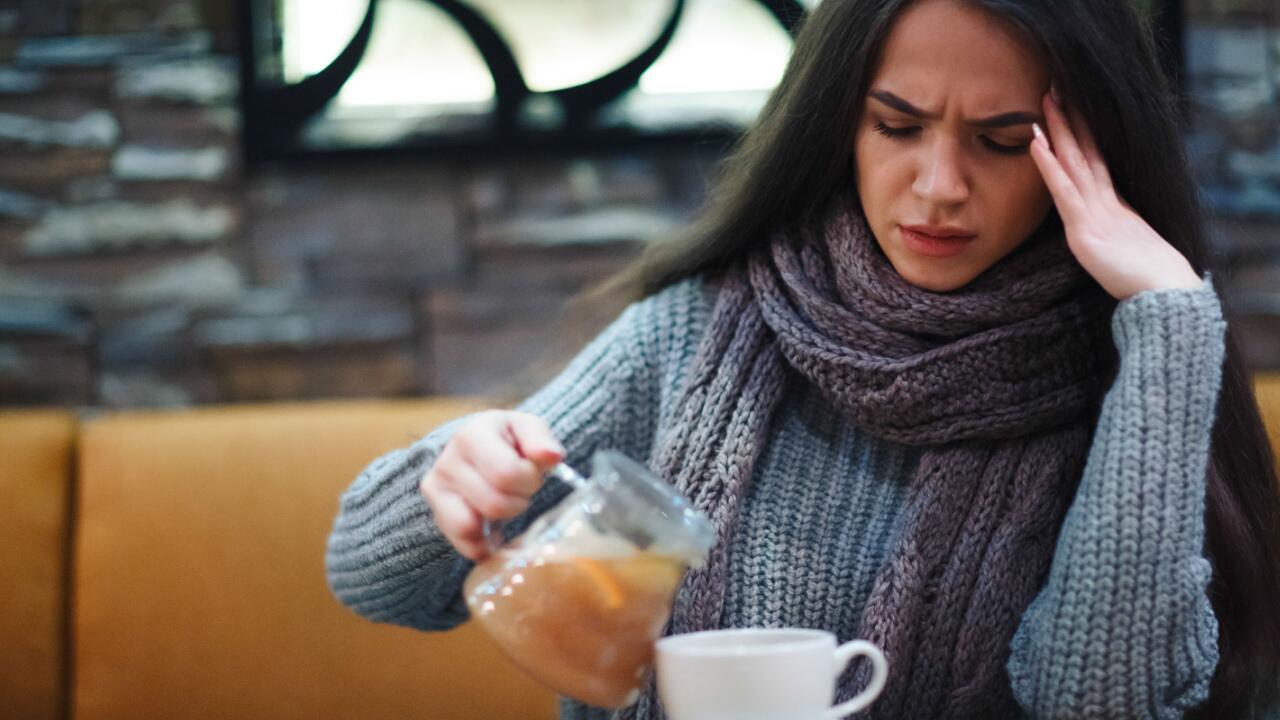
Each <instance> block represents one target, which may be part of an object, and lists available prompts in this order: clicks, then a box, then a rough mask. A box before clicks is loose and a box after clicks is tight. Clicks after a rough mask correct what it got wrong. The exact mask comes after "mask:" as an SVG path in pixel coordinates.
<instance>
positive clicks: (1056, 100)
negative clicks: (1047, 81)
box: [1049, 85, 1062, 107]
mask: <svg viewBox="0 0 1280 720" xmlns="http://www.w3.org/2000/svg"><path fill="white" fill-rule="evenodd" d="M1049 97H1051V98H1053V104H1054V105H1057V106H1058V107H1062V98H1061V97H1060V96H1059V95H1058V86H1057V85H1050V86H1049Z"/></svg>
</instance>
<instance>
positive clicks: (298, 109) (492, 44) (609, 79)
mask: <svg viewBox="0 0 1280 720" xmlns="http://www.w3.org/2000/svg"><path fill="white" fill-rule="evenodd" d="M254 1H255V0H243V2H244V3H246V4H247V7H244V8H242V9H243V11H244V18H245V19H246V22H245V23H244V24H243V26H242V27H244V29H245V30H246V33H247V34H246V35H245V38H246V40H245V42H246V43H247V44H248V45H249V46H250V53H249V55H250V57H249V62H247V63H246V64H247V65H248V66H249V68H247V69H246V72H245V75H244V78H245V81H246V87H245V89H244V92H245V93H246V94H245V96H244V98H243V101H244V103H245V105H246V109H247V110H248V111H249V112H247V113H246V115H247V116H249V118H252V119H251V120H247V121H248V122H252V123H253V124H254V126H253V127H246V129H245V130H246V137H247V139H248V142H250V144H251V145H254V146H256V147H257V152H258V154H260V155H262V154H268V155H269V154H275V153H272V152H264V150H265V149H268V148H274V149H279V148H290V147H295V146H296V144H297V143H298V137H299V133H300V132H301V129H302V128H303V126H304V125H305V124H306V123H307V122H308V121H309V120H310V119H311V118H312V117H314V116H315V115H316V114H317V113H319V112H321V111H322V110H323V109H324V107H325V105H327V104H328V103H329V102H330V101H332V100H333V98H334V97H336V96H337V94H338V92H339V91H341V90H342V87H343V85H345V84H346V82H347V81H348V80H349V79H350V78H351V76H352V75H353V74H354V73H355V71H356V68H357V67H358V66H359V64H360V61H361V60H362V59H363V57H364V54H365V52H366V51H367V50H368V47H369V38H370V36H371V35H372V33H373V25H374V21H375V18H376V17H377V12H378V7H379V0H368V2H369V5H368V7H367V9H366V10H365V14H364V18H363V20H362V21H361V23H360V26H359V27H358V28H357V29H356V32H355V34H354V35H353V36H352V38H351V41H350V42H349V43H348V44H347V46H346V47H345V48H344V49H343V50H342V52H341V53H339V54H338V56H337V57H336V58H334V59H333V61H332V62H330V63H329V65H328V66H327V67H325V68H324V69H323V70H321V71H320V72H318V73H316V74H315V75H312V76H310V77H308V78H306V79H304V80H302V81H300V82H297V83H292V84H263V83H261V81H260V79H259V78H257V77H255V75H254V73H253V71H252V66H253V65H255V64H256V63H255V62H254V53H253V52H252V48H253V42H252V40H251V39H249V38H250V34H251V33H252V32H253V27H252V26H253V13H254V7H253V3H254ZM422 1H423V2H426V3H429V4H431V5H434V6H436V7H437V8H439V9H440V10H442V11H443V12H444V13H446V14H447V15H448V16H449V17H450V18H452V19H453V21H454V22H456V23H457V24H458V26H459V28H460V29H461V30H462V31H463V32H464V33H465V34H466V35H467V37H468V38H469V39H470V40H471V43H472V44H473V45H474V46H475V48H476V50H477V51H478V52H479V53H480V56H481V58H482V59H483V61H484V63H485V65H486V67H487V68H488V70H489V74H490V75H491V76H492V77H493V85H494V94H495V103H494V109H493V114H494V123H493V128H494V130H493V132H494V133H495V135H496V136H499V137H503V136H505V137H511V136H518V135H520V134H521V133H524V132H526V128H523V127H522V126H521V124H520V110H521V108H522V107H524V106H525V104H526V103H528V102H530V100H531V99H535V98H537V96H545V98H547V99H549V100H550V101H551V102H553V103H554V104H555V105H556V106H557V107H558V108H559V109H560V111H561V117H562V118H563V120H562V123H561V125H560V127H559V131H560V132H561V133H570V132H576V131H578V130H580V129H581V128H583V127H587V126H589V125H590V124H591V122H592V121H593V120H594V119H595V118H596V117H597V115H598V113H599V112H600V110H601V109H603V108H604V107H606V106H607V105H609V104H610V103H612V102H613V101H615V100H617V99H618V98H620V97H622V96H623V95H624V94H626V93H627V92H628V91H630V90H632V89H633V88H635V87H636V85H637V84H638V83H639V81H640V77H641V76H642V75H644V73H645V71H646V70H648V69H649V68H650V67H652V66H653V64H654V63H655V62H656V61H657V60H658V58H659V57H661V55H662V53H663V52H664V51H665V50H666V49H667V47H668V45H669V44H670V42H671V39H672V37H674V36H675V33H676V30H677V29H678V28H679V26H680V21H681V19H682V18H683V17H684V10H685V6H686V0H672V3H671V11H670V14H669V15H668V17H667V20H666V22H665V23H664V24H663V26H662V28H661V30H660V31H659V33H658V35H657V37H655V38H654V39H653V41H652V42H650V43H649V45H648V46H647V47H645V48H644V49H643V50H642V51H640V52H639V53H638V54H637V55H636V56H635V57H633V58H631V59H630V60H628V61H627V62H625V63H623V64H622V65H620V66H618V67H617V68H614V69H612V70H610V71H608V72H606V73H604V74H602V75H600V76H598V77H596V78H594V79H592V80H590V81H587V82H585V83H582V84H580V85H575V86H573V87H568V88H561V89H558V90H552V91H548V92H545V93H535V92H533V91H531V90H530V89H529V87H528V85H527V84H526V82H525V80H524V74H523V73H522V72H521V70H520V65H519V63H518V62H517V61H516V58H515V55H514V53H512V51H511V45H510V43H509V42H508V41H507V39H506V38H505V37H503V35H502V33H501V32H500V31H499V30H498V29H497V28H496V27H495V26H494V24H493V23H492V22H490V21H489V19H488V18H486V17H485V16H484V15H483V14H482V13H481V12H480V11H478V10H477V9H475V8H474V7H472V6H471V5H469V4H468V3H466V2H463V1H461V0H422ZM755 1H756V2H758V3H759V4H760V5H762V6H764V8H765V9H766V10H767V11H768V12H769V14H770V15H771V16H772V17H773V18H775V19H776V20H777V22H778V23H779V24H780V25H781V26H782V27H783V28H785V29H786V30H787V32H789V33H791V34H794V33H795V31H796V29H797V28H798V27H799V25H800V23H801V21H802V20H803V19H804V17H805V16H806V13H807V11H806V9H805V7H804V5H802V4H801V3H800V2H799V0H755ZM259 119H263V120H266V121H267V122H265V123H260V122H259ZM541 131H543V132H545V129H543V130H541ZM250 150H251V152H250V154H251V155H253V154H254V152H253V148H250Z"/></svg>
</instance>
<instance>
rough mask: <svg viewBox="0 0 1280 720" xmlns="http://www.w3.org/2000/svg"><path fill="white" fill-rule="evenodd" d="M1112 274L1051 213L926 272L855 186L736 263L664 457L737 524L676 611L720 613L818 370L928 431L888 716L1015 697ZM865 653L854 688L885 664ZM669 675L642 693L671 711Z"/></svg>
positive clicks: (1004, 702)
mask: <svg viewBox="0 0 1280 720" xmlns="http://www.w3.org/2000/svg"><path fill="white" fill-rule="evenodd" d="M1104 298H1105V296H1104V295H1102V294H1101V293H1100V292H1099V291H1098V288H1097V286H1096V285H1094V284H1093V283H1092V282H1090V281H1089V280H1088V278H1087V276H1086V275H1085V274H1084V272H1083V270H1082V269H1081V268H1080V267H1079V265H1078V264H1077V263H1076V262H1075V260H1074V259H1073V258H1072V257H1071V254H1070V252H1069V250H1068V249H1067V247H1066V243H1065V241H1064V240H1063V237H1062V234H1061V230H1060V228H1059V229H1057V230H1056V231H1054V230H1050V229H1042V230H1041V231H1039V232H1037V233H1036V235H1034V236H1033V237H1031V238H1029V239H1028V240H1027V241H1026V242H1025V243H1024V244H1023V245H1022V246H1021V247H1020V248H1019V249H1018V250H1017V251H1015V252H1014V253H1012V254H1011V255H1009V256H1008V257H1006V258H1005V259H1004V260H1002V261H1001V262H999V263H997V264H996V265H995V266H994V267H992V268H991V269H989V270H988V271H987V272H985V273H983V274H982V275H981V276H980V277H978V278H977V279H976V280H974V281H973V282H971V283H970V284H969V285H967V286H965V287H964V288H962V289H960V290H958V291H955V292H950V293H933V292H928V291H925V290H922V289H919V288H917V287H915V286H912V285H910V284H909V283H907V282H906V281H905V280H904V279H903V278H902V277H901V276H900V275H898V274H897V272H896V271H895V270H894V269H893V267H892V266H891V265H890V264H889V262H888V259H887V258H886V257H885V256H884V255H883V253H882V252H881V251H880V249H879V248H878V246H877V245H876V243H875V240H874V238H873V237H872V236H871V234H870V230H869V229H868V227H867V225H866V220H865V218H864V217H863V216H862V214H861V212H860V211H859V210H858V209H857V208H856V207H855V206H854V203H853V202H850V201H849V200H847V199H846V200H844V201H843V202H842V203H839V204H838V206H835V207H833V208H832V209H831V210H830V211H829V212H828V213H827V214H826V216H825V222H823V223H822V225H821V226H820V227H817V228H815V229H812V230H809V231H802V232H792V233H786V234H781V235H779V236H778V237H776V238H774V239H773V241H772V242H771V243H769V244H767V245H765V246H764V247H762V248H760V249H759V250H757V251H754V252H752V253H751V254H750V256H749V257H748V258H747V259H746V261H745V262H743V263H741V264H740V265H739V266H737V267H735V268H734V269H732V270H730V271H728V272H727V273H726V275H725V277H724V278H723V285H722V288H721V291H720V293H719V296H718V299H717V301H716V303H715V306H714V309H713V311H712V316H711V320H710V323H709V327H708V330H707V333H706V335H705V336H704V338H703V339H702V342H701V345H700V347H699V349H698V352H697V355H696V357H695V359H694V361H693V366H692V369H691V371H690V376H689V378H688V380H687V384H686V386H685V387H684V388H683V390H682V394H681V396H680V399H679V401H678V405H677V407H676V409H675V412H674V413H673V418H672V420H671V422H670V423H668V425H667V426H666V427H663V428H660V429H659V435H658V444H657V446H656V449H655V454H654V457H653V458H652V459H651V460H652V463H651V464H652V465H653V467H654V468H655V469H656V470H657V471H658V472H660V473H661V474H662V476H663V477H666V478H667V479H669V480H670V481H671V482H672V484H673V485H675V486H676V487H677V488H678V489H680V490H681V491H682V492H684V493H685V494H686V495H687V496H688V497H689V498H690V499H691V500H692V501H693V502H694V504H695V505H696V506H697V507H698V508H700V509H701V510H702V511H704V512H705V513H707V515H708V516H709V517H710V518H711V519H712V522H713V523H714V525H715V527H716V529H717V532H718V540H717V543H716V545H715V547H714V549H713V550H712V552H711V557H710V558H709V560H708V562H707V564H706V565H705V566H704V567H703V568H701V569H698V570H694V571H691V572H690V573H689V574H688V575H687V577H686V578H685V581H684V584H683V585H682V586H681V588H680V591H679V592H678V594H677V597H676V605H675V609H674V611H673V615H672V621H671V627H670V631H671V632H672V633H684V632H693V631H697V630H704V629H711V628H716V627H719V626H720V616H721V611H722V607H723V604H724V598H725V591H726V587H725V586H726V578H727V576H728V573H727V557H726V554H727V549H728V548H729V547H730V545H731V543H730V538H731V537H732V536H733V533H734V530H735V527H736V525H737V521H738V513H739V506H740V504H741V502H742V498H743V497H744V495H745V494H746V492H745V489H746V485H747V483H748V482H749V481H750V479H751V476H752V470H753V468H754V466H755V462H756V459H757V458H758V457H759V456H760V453H761V451H762V450H763V448H764V447H765V444H766V442H767V438H768V437H769V422H770V417H771V415H772V414H773V412H774V410H775V408H776V407H777V406H778V404H779V399H780V398H781V397H782V395H783V393H784V391H785V388H786V386H787V384H788V383H789V382H797V381H808V382H810V383H813V384H814V385H815V386H816V387H817V388H819V389H820V391H821V392H822V393H823V395H824V396H825V397H826V398H827V399H828V400H829V401H830V402H831V403H833V404H834V405H835V406H836V407H838V408H839V409H840V410H841V411H842V412H843V413H845V414H846V415H847V417H849V418H850V419H851V420H852V421H853V422H854V423H856V424H857V425H858V426H859V427H860V428H862V429H863V430H865V431H866V432H869V433H871V434H872V435H874V436H876V437H879V438H883V439H885V440H889V441H893V442H898V443H904V444H907V445H913V446H920V447H922V448H923V450H922V457H921V460H920V462H919V465H918V469H917V470H916V472H915V475H914V477H913V479H912V480H911V483H910V487H909V490H908V496H907V497H908V499H907V503H908V505H907V509H906V511H905V512H906V518H905V523H904V525H903V526H902V530H901V532H900V534H899V535H898V536H897V537H896V538H895V539H894V546H893V548H892V550H891V551H890V554H889V557H888V559H887V561H886V562H885V564H884V565H883V566H882V567H881V569H880V570H879V573H878V575H877V578H876V581H875V583H874V586H873V589H872V592H871V595H870V597H869V599H868V601H867V603H866V606H865V608H864V609H863V613H862V617H861V624H860V629H859V637H862V638H865V639H868V640H871V641H872V642H874V643H876V644H877V645H879V646H880V647H881V648H882V649H883V650H884V653H885V656H886V658H887V659H888V661H889V667H890V672H889V681H888V685H887V686H886V688H885V690H884V692H883V694H882V695H881V696H880V698H879V700H877V701H876V702H875V703H874V704H873V705H872V707H871V708H870V709H869V710H868V711H867V716H868V717H874V718H912V719H913V720H923V719H925V718H979V717H981V718H998V717H1014V716H1016V715H1017V706H1016V705H1015V704H1014V699H1013V697H1012V692H1011V690H1010V687H1009V685H1010V684H1009V678H1008V677H1007V675H1006V673H1005V669H1004V668H1005V663H1006V661H1007V659H1008V652H1009V651H1008V647H1009V642H1010V640H1011V639H1012V637H1013V634H1014V632H1015V630H1016V629H1017V627H1018V623H1019V620H1020V618H1021V617H1022V614H1023V612H1024V611H1025V610H1026V608H1027V606H1028V605H1029V604H1030V603H1031V600H1032V599H1033V598H1034V596H1035V594H1036V593H1037V591H1038V590H1039V588H1040V586H1041V584H1042V583H1043V581H1044V579H1045V578H1046V577H1047V574H1048V569H1049V563H1050V560H1051V557H1052V553H1053V548H1054V545H1055V542H1056V538H1057V534H1058V530H1059V528H1060V526H1061V523H1062V520H1063V517H1064V515H1065V513H1066V509H1067V507H1068V505H1069V503H1070V500H1071V498H1072V496H1073V494H1074V492H1075V489H1076V485H1077V483H1078V481H1079V477H1080V475H1081V472H1082V469H1083V466H1084V459H1085V455H1086V453H1087V450H1088V442H1089V437H1090V434H1091V433H1090V431H1091V427H1092V423H1093V421H1094V418H1095V413H1096V406H1097V403H1098V400H1099V396H1100V394H1101V387H1102V383H1103V380H1104V379H1103V378H1102V377H1100V376H1101V375H1102V373H1103V372H1104V370H1105V368H1104V365H1105V364H1104V363H1103V362H1102V361H1101V360H1100V358H1101V357H1102V355H1101V354H1100V353H1101V351H1102V350H1103V346H1102V345H1101V344H1100V343H1101V342H1102V340H1103V338H1105V337H1106V336H1105V335H1104V334H1102V333H1101V329H1102V328H1103V327H1104V326H1103V325H1102V323H1103V318H1104V317H1105V315H1106V311H1105V308H1106V303H1105V302H1104ZM867 672H868V668H867V667H860V666H855V667H854V668H852V669H851V671H850V672H847V673H846V674H845V676H844V678H843V679H842V682H841V683H840V693H839V695H840V697H842V698H843V697H849V696H852V694H853V693H855V692H857V690H858V689H859V688H861V687H862V686H863V683H864V682H865V680H866V676H867ZM654 698H655V696H654V693H652V692H651V693H648V694H647V695H646V697H645V698H644V699H642V701H641V702H640V703H639V704H638V705H637V706H634V707H633V708H632V709H631V710H630V712H627V713H624V716H625V715H634V716H638V717H647V718H656V717H659V711H658V709H657V703H656V701H655V699H654Z"/></svg>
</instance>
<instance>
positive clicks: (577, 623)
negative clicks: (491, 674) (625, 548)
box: [464, 551, 684, 708]
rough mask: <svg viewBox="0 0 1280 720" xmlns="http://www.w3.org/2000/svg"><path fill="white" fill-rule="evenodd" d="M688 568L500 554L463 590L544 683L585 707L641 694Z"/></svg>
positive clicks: (508, 649)
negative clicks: (674, 598)
mask: <svg viewBox="0 0 1280 720" xmlns="http://www.w3.org/2000/svg"><path fill="white" fill-rule="evenodd" d="M683 569H684V564H683V563H682V562H681V561H680V560H678V559H675V558H671V557H667V556H661V555H655V554H652V553H636V554H631V555H625V556H621V557H607V558H590V557H563V558H561V557H531V558H526V557H525V556H517V555H514V554H512V553H511V552H510V551H500V552H498V553H496V554H494V555H493V556H491V557H490V558H489V559H488V560H486V561H485V562H483V563H481V564H479V565H477V566H476V568H475V569H474V570H473V571H472V572H471V575H470V576H469V577H468V578H467V582H466V584H465V586H464V592H465V594H466V598H467V605H468V607H469V608H470V610H471V615H472V617H473V618H475V619H476V620H477V621H478V622H479V623H481V625H482V626H484V628H485V630H486V631H487V632H488V633H489V635H490V637H492V638H493V639H494V640H495V641H496V642H497V643H498V645H499V647H501V648H502V650H503V651H504V652H505V653H506V655H507V656H508V657H510V658H511V659H512V660H513V661H514V662H515V663H516V664H517V665H519V666H520V667H522V668H523V669H524V670H525V671H526V672H528V673H529V674H530V675H532V676H533V677H534V678H535V679H537V680H538V681H539V682H541V683H543V684H545V685H547V686H548V687H550V688H552V689H553V690H555V691H556V692H559V693H561V694H563V695H567V696H569V697H572V698H575V699H577V700H580V701H582V702H584V703H587V704H588V705H595V706H598V707H605V708H617V707H623V706H625V705H628V704H630V703H631V702H633V701H634V700H635V698H636V697H637V695H638V693H639V691H640V687H641V684H642V683H643V682H644V679H645V672H646V671H647V670H648V668H649V666H650V665H651V664H652V663H653V643H654V641H655V640H657V639H658V636H659V635H660V634H661V632H662V629H663V627H664V626H665V625H666V623H667V619H668V617H669V616H670V613H671V600H672V597H673V595H674V594H675V590H676V586H677V585H678V584H679V582H680V576H681V573H682V572H683Z"/></svg>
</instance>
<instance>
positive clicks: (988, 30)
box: [872, 0, 1048, 102]
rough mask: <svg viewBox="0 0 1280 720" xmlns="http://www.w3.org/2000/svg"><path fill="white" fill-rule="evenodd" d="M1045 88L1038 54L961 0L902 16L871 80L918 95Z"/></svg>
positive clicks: (1009, 28) (943, 0)
mask: <svg viewBox="0 0 1280 720" xmlns="http://www.w3.org/2000/svg"><path fill="white" fill-rule="evenodd" d="M1047 82H1048V70H1047V68H1046V67H1045V66H1044V63H1043V62H1042V61H1041V58H1040V56H1039V53H1038V52H1037V51H1036V49H1035V48H1034V47H1032V45H1031V43H1030V42H1028V41H1027V40H1026V38H1025V37H1024V36H1023V35H1022V34H1021V33H1020V32H1019V31H1018V30H1017V29H1016V28H1015V27H1014V26H1013V25H1012V24H1011V23H1009V22H1008V21H1006V20H1004V19H1002V18H1000V17H999V16H997V15H995V14H994V13H992V12H990V11H988V10H984V9H982V8H979V7H977V6H975V5H973V4H971V3H968V2H963V1H962V0H919V1H918V2H916V3H913V4H912V5H911V6H910V7H908V8H907V9H906V10H904V11H903V13H902V14H901V15H900V16H899V17H898V18H897V19H896V20H895V21H894V24H893V26H892V27H891V28H890V31H889V36H888V38H887V39H886V41H885V44H884V45H883V47H882V49H881V51H880V56H879V58H878V59H877V62H876V69H875V72H874V73H873V76H872V84H873V86H875V85H890V86H891V87H889V88H887V89H888V90H890V91H891V92H894V93H895V94H900V93H913V94H917V95H918V94H920V93H929V92H931V90H932V89H940V88H946V87H952V88H960V89H964V90H967V91H969V92H973V93H977V94H979V95H983V96H998V95H1001V94H1003V93H1002V92H1001V90H1002V89H1004V90H1007V91H1010V93H1011V94H1013V95H1014V96H1021V95H1024V94H1025V93H1027V92H1034V91H1036V90H1037V89H1038V88H1042V87H1043V86H1044V85H1046V84H1047ZM917 99H918V100H920V101H921V102H924V101H925V100H926V99H925V98H917ZM990 99H991V100H998V99H999V98H996V97H992V98H990Z"/></svg>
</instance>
